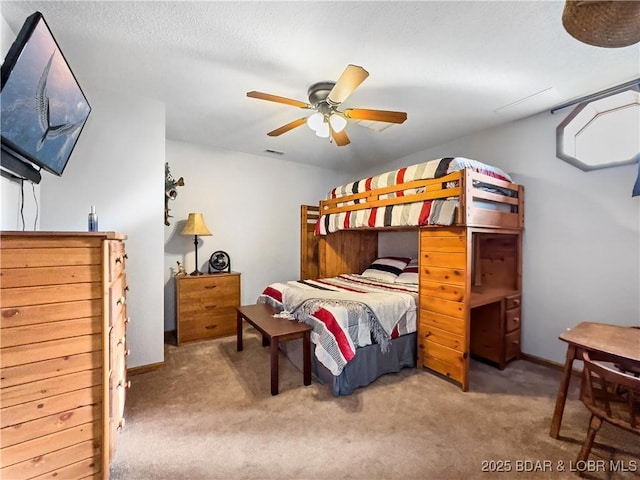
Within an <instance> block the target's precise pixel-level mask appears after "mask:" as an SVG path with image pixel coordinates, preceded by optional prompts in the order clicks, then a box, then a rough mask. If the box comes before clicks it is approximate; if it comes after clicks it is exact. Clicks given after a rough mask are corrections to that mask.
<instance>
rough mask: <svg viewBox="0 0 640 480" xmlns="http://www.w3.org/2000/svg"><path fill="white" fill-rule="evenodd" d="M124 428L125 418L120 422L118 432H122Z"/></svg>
mask: <svg viewBox="0 0 640 480" xmlns="http://www.w3.org/2000/svg"><path fill="white" fill-rule="evenodd" d="M123 428H124V418H121V419H120V421H119V422H118V428H117V429H116V430H118V431H120V430H122V429H123Z"/></svg>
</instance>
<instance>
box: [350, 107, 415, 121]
mask: <svg viewBox="0 0 640 480" xmlns="http://www.w3.org/2000/svg"><path fill="white" fill-rule="evenodd" d="M342 113H344V116H345V117H348V118H354V119H356V120H372V121H374V122H388V123H403V122H404V121H405V120H406V119H407V114H406V113H405V112H392V111H390V110H368V109H366V108H347V109H346V110H345V111H344V112H342Z"/></svg>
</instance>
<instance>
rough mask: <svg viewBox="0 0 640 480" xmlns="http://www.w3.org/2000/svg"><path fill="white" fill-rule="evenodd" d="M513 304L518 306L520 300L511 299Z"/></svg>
mask: <svg viewBox="0 0 640 480" xmlns="http://www.w3.org/2000/svg"><path fill="white" fill-rule="evenodd" d="M513 304H514V305H515V306H516V307H517V306H518V305H520V299H519V298H514V299H513Z"/></svg>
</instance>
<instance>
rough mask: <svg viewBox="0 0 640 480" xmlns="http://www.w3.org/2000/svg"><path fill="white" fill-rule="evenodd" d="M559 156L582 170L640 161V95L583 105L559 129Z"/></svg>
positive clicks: (631, 91) (634, 92) (635, 91)
mask: <svg viewBox="0 0 640 480" xmlns="http://www.w3.org/2000/svg"><path fill="white" fill-rule="evenodd" d="M556 155H557V156H558V158H560V159H562V160H565V161H566V162H569V163H570V164H572V165H573V166H575V167H578V168H579V169H581V170H585V171H589V170H595V169H598V168H606V167H614V166H616V165H624V164H627V163H634V162H637V161H638V159H640V91H639V89H638V85H637V84H636V86H635V87H632V88H631V89H629V90H625V91H623V92H620V93H616V94H613V95H610V96H607V97H604V98H600V99H598V100H592V101H586V102H583V103H580V104H579V105H578V106H577V107H576V108H575V109H574V110H573V111H572V112H571V113H570V114H569V115H568V116H567V118H565V119H564V121H563V122H562V123H560V125H558V128H557V129H556Z"/></svg>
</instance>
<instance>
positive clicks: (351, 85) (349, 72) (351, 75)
mask: <svg viewBox="0 0 640 480" xmlns="http://www.w3.org/2000/svg"><path fill="white" fill-rule="evenodd" d="M368 76H369V72H367V71H366V70H365V69H364V68H362V67H359V66H357V65H351V64H349V65H347V68H345V69H344V72H342V75H340V78H339V79H338V81H337V82H336V84H335V85H334V86H333V88H332V89H331V91H330V92H329V95H327V103H329V105H333V106H336V105H340V104H341V103H342V102H344V101H345V100H346V99H347V97H348V96H349V95H351V94H352V93H353V91H354V90H355V89H356V88H358V85H360V84H361V83H362V82H364V81H365V79H366V78H367V77H368Z"/></svg>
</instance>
